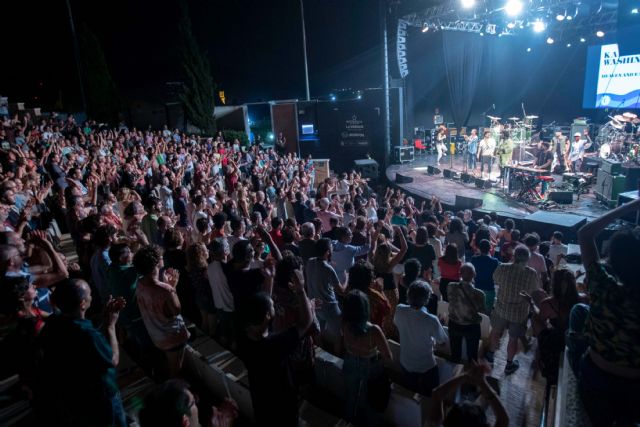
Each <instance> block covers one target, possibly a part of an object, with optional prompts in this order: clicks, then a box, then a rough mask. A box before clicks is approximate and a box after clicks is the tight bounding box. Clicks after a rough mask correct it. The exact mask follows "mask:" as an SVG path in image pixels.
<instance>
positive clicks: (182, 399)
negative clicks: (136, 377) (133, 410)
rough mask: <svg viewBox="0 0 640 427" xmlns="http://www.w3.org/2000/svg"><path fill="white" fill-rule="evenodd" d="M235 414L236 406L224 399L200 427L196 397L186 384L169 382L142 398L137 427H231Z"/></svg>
mask: <svg viewBox="0 0 640 427" xmlns="http://www.w3.org/2000/svg"><path fill="white" fill-rule="evenodd" d="M238 413H239V411H238V404H237V403H236V402H235V401H234V400H233V399H231V398H225V400H224V402H223V403H222V404H221V405H220V406H218V407H215V406H214V407H213V408H212V414H211V417H210V418H209V419H208V420H207V423H205V424H202V423H201V422H200V412H199V410H198V398H197V396H196V395H195V394H194V393H193V392H191V390H189V384H187V383H186V382H184V381H182V380H178V379H172V380H167V381H166V382H164V383H162V384H160V385H158V386H156V387H155V388H154V389H153V390H152V391H151V392H150V393H149V394H147V395H146V396H145V398H144V402H143V406H142V409H140V412H139V413H138V420H139V423H140V427H200V426H203V427H231V426H232V425H233V422H234V420H235V419H236V418H238Z"/></svg>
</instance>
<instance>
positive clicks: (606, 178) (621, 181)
mask: <svg viewBox="0 0 640 427" xmlns="http://www.w3.org/2000/svg"><path fill="white" fill-rule="evenodd" d="M605 163H606V162H603V163H602V165H603V166H604V165H605ZM626 179H627V178H626V177H625V176H624V175H611V174H609V173H607V172H605V171H604V168H603V167H602V168H600V170H598V179H597V181H596V188H594V191H595V193H596V198H597V199H598V200H602V201H604V202H605V203H607V204H608V205H609V206H610V207H614V206H615V205H616V203H617V201H618V195H619V194H620V193H622V192H624V186H625V183H626Z"/></svg>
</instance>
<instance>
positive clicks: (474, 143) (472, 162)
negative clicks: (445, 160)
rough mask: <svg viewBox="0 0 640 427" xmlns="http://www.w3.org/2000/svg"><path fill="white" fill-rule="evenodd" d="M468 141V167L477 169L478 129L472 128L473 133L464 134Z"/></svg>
mask: <svg viewBox="0 0 640 427" xmlns="http://www.w3.org/2000/svg"><path fill="white" fill-rule="evenodd" d="M464 139H465V141H466V142H467V151H466V154H465V156H466V157H467V159H466V162H467V168H469V169H471V170H475V169H476V155H477V154H478V130H477V129H471V135H465V136H464Z"/></svg>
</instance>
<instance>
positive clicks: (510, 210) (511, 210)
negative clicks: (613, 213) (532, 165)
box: [386, 154, 609, 220]
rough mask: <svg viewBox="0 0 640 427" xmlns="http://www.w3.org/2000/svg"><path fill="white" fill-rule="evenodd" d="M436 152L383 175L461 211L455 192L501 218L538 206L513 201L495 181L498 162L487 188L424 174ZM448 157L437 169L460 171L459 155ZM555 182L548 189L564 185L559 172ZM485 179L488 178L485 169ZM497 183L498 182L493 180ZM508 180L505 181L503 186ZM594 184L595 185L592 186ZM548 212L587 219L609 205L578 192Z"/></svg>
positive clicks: (523, 214)
mask: <svg viewBox="0 0 640 427" xmlns="http://www.w3.org/2000/svg"><path fill="white" fill-rule="evenodd" d="M435 164H436V155H435V154H427V155H424V156H422V157H416V159H415V160H414V161H413V162H410V163H404V164H401V165H400V164H394V165H391V166H389V167H388V168H387V170H386V177H387V179H388V180H389V181H390V182H392V183H393V185H395V186H397V187H399V188H401V189H402V190H404V191H406V192H407V193H409V194H411V195H413V196H414V197H417V198H423V199H424V198H431V197H432V196H436V197H437V198H438V199H440V201H441V202H442V203H443V204H444V205H446V207H448V208H450V209H452V210H460V206H458V207H456V195H457V196H462V197H465V198H468V199H475V200H481V201H482V206H481V207H480V208H476V209H474V211H476V212H481V213H488V212H492V211H495V212H496V213H497V214H498V215H499V216H500V217H503V218H505V217H507V218H514V219H524V218H525V217H527V216H528V215H530V214H533V213H535V212H537V211H539V210H541V209H540V207H537V206H534V205H531V204H527V203H523V202H520V201H517V200H515V199H514V198H513V197H511V196H510V195H509V192H508V190H507V189H506V188H502V185H501V184H502V181H501V180H500V181H499V180H498V176H499V174H500V173H499V170H498V166H497V164H494V165H493V170H492V174H491V180H492V181H494V185H493V186H492V187H491V188H489V189H481V188H477V187H476V185H475V180H472V181H471V182H469V183H463V182H462V181H461V180H460V179H455V180H453V179H448V178H444V177H443V175H442V173H440V174H438V175H429V174H428V173H427V167H428V166H435ZM450 164H451V160H450V157H449V156H447V157H443V158H442V160H441V165H440V166H439V169H440V170H444V169H452V170H454V171H457V172H458V174H460V173H461V172H463V170H464V168H463V161H462V155H456V156H454V159H453V167H450ZM398 173H399V174H401V175H403V176H407V177H410V178H413V182H411V183H398V182H396V174H398ZM476 176H478V177H480V172H479V169H476ZM552 176H553V178H554V182H552V183H551V184H550V185H549V189H550V190H553V189H557V188H559V187H561V186H563V182H562V175H552ZM484 178H487V173H486V171H485V174H484ZM495 182H497V183H495ZM506 184H507V183H506V182H505V185H506ZM594 187H595V185H594ZM545 210H547V211H549V212H556V213H563V214H567V215H575V216H580V217H586V218H587V219H588V220H589V219H592V218H597V217H599V216H601V215H602V214H603V213H605V212H607V211H608V210H609V208H608V207H607V206H605V205H603V204H602V203H601V202H599V201H598V200H596V197H595V194H594V193H593V191H592V190H590V191H589V192H588V193H586V194H581V195H580V197H579V200H578V197H577V195H576V194H574V195H573V203H571V204H556V205H555V206H553V207H551V208H549V209H545Z"/></svg>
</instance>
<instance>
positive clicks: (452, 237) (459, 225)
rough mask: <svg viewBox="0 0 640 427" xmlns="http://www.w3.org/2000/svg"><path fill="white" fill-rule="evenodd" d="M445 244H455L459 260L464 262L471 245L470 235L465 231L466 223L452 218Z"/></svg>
mask: <svg viewBox="0 0 640 427" xmlns="http://www.w3.org/2000/svg"><path fill="white" fill-rule="evenodd" d="M444 242H445V244H449V243H453V244H455V245H456V248H457V249H458V258H459V259H460V261H462V262H464V252H465V249H466V247H467V245H468V244H469V235H468V234H467V232H466V231H464V223H463V222H462V220H461V219H460V218H457V217H456V218H452V219H451V222H450V223H449V232H448V233H447V235H446V236H445V239H444Z"/></svg>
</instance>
